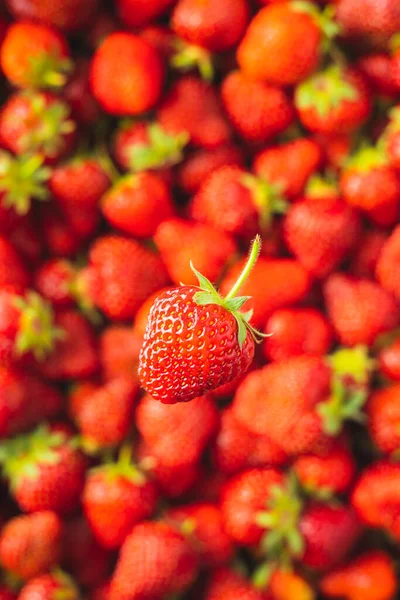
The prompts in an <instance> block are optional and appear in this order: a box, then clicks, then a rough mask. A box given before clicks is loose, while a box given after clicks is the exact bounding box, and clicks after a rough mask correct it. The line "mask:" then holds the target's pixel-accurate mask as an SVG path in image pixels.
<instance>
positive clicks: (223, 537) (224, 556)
mask: <svg viewBox="0 0 400 600" xmlns="http://www.w3.org/2000/svg"><path fill="white" fill-rule="evenodd" d="M164 519H166V520H167V522H168V523H170V524H171V525H172V526H173V527H174V528H177V529H178V530H180V531H181V532H182V533H183V534H184V535H186V537H187V539H188V541H189V542H190V543H191V544H192V545H193V549H194V550H195V551H196V552H198V553H199V555H200V560H201V562H202V564H203V565H204V566H208V567H216V566H218V565H221V564H226V563H227V562H228V561H229V560H230V559H231V557H232V556H233V543H232V541H231V539H230V538H229V537H228V536H227V534H226V533H225V531H224V529H223V525H222V519H221V511H220V509H219V508H218V507H217V506H215V505H213V504H206V503H201V502H197V503H194V504H188V505H183V506H176V507H174V508H172V509H169V510H168V511H167V512H166V513H165V514H164Z"/></svg>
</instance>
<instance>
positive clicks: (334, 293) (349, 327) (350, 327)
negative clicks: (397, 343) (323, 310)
mask: <svg viewBox="0 0 400 600" xmlns="http://www.w3.org/2000/svg"><path fill="white" fill-rule="evenodd" d="M324 293H325V302H326V307H327V312H328V316H329V319H330V321H331V323H332V325H333V328H334V330H335V333H336V335H337V336H338V338H339V340H340V341H341V343H342V344H344V345H347V346H354V345H356V344H366V345H370V344H372V343H373V342H374V340H375V339H376V338H377V336H378V335H379V334H381V333H384V332H386V331H389V330H390V329H393V328H394V327H395V326H396V325H397V323H398V320H399V309H398V306H397V303H396V300H395V299H394V297H393V296H392V295H391V294H390V293H389V292H387V291H386V290H385V289H383V288H382V287H381V286H380V285H379V284H378V283H376V282H374V281H370V280H368V279H361V278H356V277H350V276H348V275H344V274H341V273H334V274H333V275H331V276H330V277H329V278H328V279H327V281H326V283H325V286H324Z"/></svg>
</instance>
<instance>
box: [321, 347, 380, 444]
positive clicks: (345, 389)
mask: <svg viewBox="0 0 400 600" xmlns="http://www.w3.org/2000/svg"><path fill="white" fill-rule="evenodd" d="M328 362H329V364H330V366H331V367H332V371H333V375H332V384H331V394H330V396H329V398H328V399H327V400H326V401H325V402H321V403H320V404H318V407H317V410H318V413H319V415H320V417H321V419H322V425H323V430H324V431H325V433H327V434H328V435H333V436H335V435H338V434H339V433H340V431H341V429H342V427H343V423H344V422H345V421H347V420H352V421H358V422H362V421H363V420H364V418H365V415H364V413H363V408H364V405H365V402H366V400H367V397H368V382H369V378H370V375H371V372H372V371H373V369H374V367H375V361H374V360H372V359H371V358H370V357H369V356H368V348H367V347H366V346H356V347H354V348H342V349H340V350H338V351H337V352H335V353H334V354H332V355H331V356H330V357H329V359H328Z"/></svg>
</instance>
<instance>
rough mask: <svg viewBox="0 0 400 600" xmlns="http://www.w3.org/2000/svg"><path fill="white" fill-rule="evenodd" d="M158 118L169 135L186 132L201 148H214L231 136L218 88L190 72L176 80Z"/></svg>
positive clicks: (224, 142)
mask: <svg viewBox="0 0 400 600" xmlns="http://www.w3.org/2000/svg"><path fill="white" fill-rule="evenodd" d="M157 117H158V122H159V123H160V125H161V126H162V127H163V129H164V130H165V131H166V132H167V133H168V134H170V135H177V134H181V133H186V134H188V135H189V140H190V143H191V144H193V145H194V146H199V147H201V148H206V149H213V148H216V147H218V146H221V145H222V144H226V143H227V142H229V141H230V138H231V129H230V126H229V124H228V122H227V120H226V118H225V115H224V114H223V111H222V109H221V107H220V104H219V101H218V96H217V92H216V90H215V88H214V87H213V86H212V85H210V84H208V83H206V82H204V81H202V80H201V79H198V78H197V77H193V76H190V75H187V76H185V77H181V78H180V79H179V80H178V81H176V82H175V83H174V85H173V86H172V87H171V89H170V91H169V92H168V93H167V94H166V95H165V96H164V99H163V101H162V102H161V104H160V106H159V107H158V111H157Z"/></svg>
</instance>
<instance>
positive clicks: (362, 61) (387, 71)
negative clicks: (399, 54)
mask: <svg viewBox="0 0 400 600" xmlns="http://www.w3.org/2000/svg"><path fill="white" fill-rule="evenodd" d="M357 69H359V71H360V72H361V73H362V74H363V75H364V77H365V78H366V80H367V81H368V83H369V85H370V86H371V87H372V89H373V90H374V91H375V92H376V93H378V94H379V95H382V96H385V97H389V98H396V97H397V95H398V93H399V85H398V82H397V81H396V77H395V65H394V64H393V59H392V57H391V56H390V55H389V54H386V53H385V52H373V53H371V54H365V55H363V56H361V58H359V60H358V61H357Z"/></svg>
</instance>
